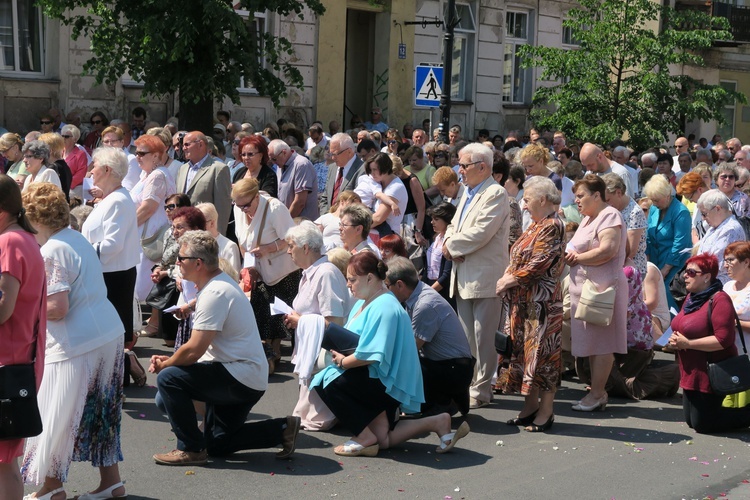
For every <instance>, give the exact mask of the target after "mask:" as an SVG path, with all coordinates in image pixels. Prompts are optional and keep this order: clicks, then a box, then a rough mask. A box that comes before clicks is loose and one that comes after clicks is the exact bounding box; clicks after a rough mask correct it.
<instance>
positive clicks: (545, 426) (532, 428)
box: [526, 415, 555, 432]
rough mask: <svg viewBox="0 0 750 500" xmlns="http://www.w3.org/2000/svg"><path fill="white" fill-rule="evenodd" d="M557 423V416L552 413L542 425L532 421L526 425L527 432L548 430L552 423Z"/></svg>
mask: <svg viewBox="0 0 750 500" xmlns="http://www.w3.org/2000/svg"><path fill="white" fill-rule="evenodd" d="M554 423H555V416H554V415H550V416H549V418H548V419H547V421H546V422H544V423H543V424H542V425H536V424H535V423H533V422H532V423H531V424H530V425H528V426H527V427H526V432H546V431H548V430H549V429H550V427H552V424H554Z"/></svg>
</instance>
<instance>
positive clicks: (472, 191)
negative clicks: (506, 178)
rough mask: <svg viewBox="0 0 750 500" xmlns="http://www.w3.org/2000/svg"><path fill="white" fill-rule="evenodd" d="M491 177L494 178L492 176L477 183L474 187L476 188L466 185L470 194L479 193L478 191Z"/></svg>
mask: <svg viewBox="0 0 750 500" xmlns="http://www.w3.org/2000/svg"><path fill="white" fill-rule="evenodd" d="M490 179H492V176H489V177H487V178H486V179H485V180H483V181H482V182H480V183H479V184H477V185H476V186H475V187H474V189H472V188H470V187H469V186H466V191H467V192H468V193H469V196H474V195H475V194H477V191H479V190H480V189H481V188H482V186H484V185H485V184H486V183H487V181H489V180H490Z"/></svg>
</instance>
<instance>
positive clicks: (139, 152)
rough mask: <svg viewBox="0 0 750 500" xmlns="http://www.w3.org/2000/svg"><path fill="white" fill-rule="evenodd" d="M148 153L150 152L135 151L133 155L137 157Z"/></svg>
mask: <svg viewBox="0 0 750 500" xmlns="http://www.w3.org/2000/svg"><path fill="white" fill-rule="evenodd" d="M150 153H151V151H136V152H135V155H136V156H137V157H138V158H143V157H144V156H146V155H147V154H150Z"/></svg>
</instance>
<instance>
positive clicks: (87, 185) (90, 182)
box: [82, 177, 94, 203]
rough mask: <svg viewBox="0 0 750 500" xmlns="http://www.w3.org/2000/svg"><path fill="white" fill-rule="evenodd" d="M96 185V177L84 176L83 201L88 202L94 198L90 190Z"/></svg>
mask: <svg viewBox="0 0 750 500" xmlns="http://www.w3.org/2000/svg"><path fill="white" fill-rule="evenodd" d="M93 187H94V178H93V177H84V178H83V188H82V189H83V202H84V203H86V202H87V201H91V200H93V199H94V197H93V196H91V193H89V191H90V190H91V189H92V188H93Z"/></svg>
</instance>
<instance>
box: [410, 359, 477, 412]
mask: <svg viewBox="0 0 750 500" xmlns="http://www.w3.org/2000/svg"><path fill="white" fill-rule="evenodd" d="M475 362H476V360H475V359H474V358H455V359H446V360H441V361H433V360H430V359H426V358H419V364H420V365H421V366H422V379H423V380H424V399H425V402H424V404H423V405H422V413H423V414H437V413H443V412H445V411H448V408H449V407H450V404H451V401H454V402H455V403H456V406H457V407H458V410H459V411H460V412H461V413H463V414H466V413H468V412H469V386H470V385H471V379H472V377H473V376H474V363H475Z"/></svg>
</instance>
